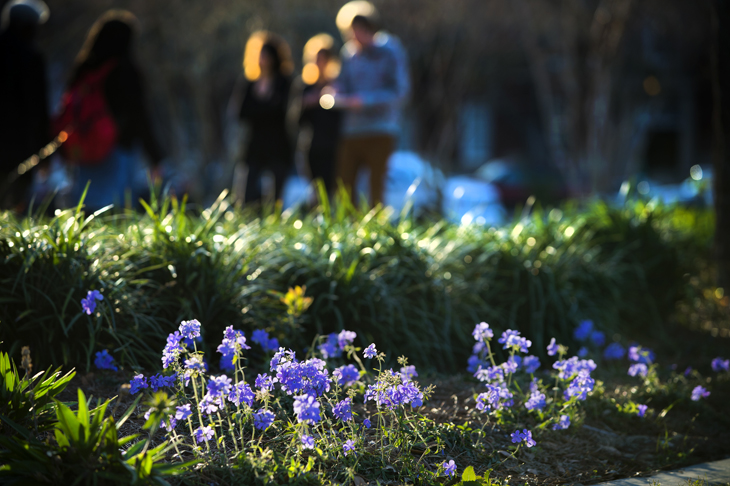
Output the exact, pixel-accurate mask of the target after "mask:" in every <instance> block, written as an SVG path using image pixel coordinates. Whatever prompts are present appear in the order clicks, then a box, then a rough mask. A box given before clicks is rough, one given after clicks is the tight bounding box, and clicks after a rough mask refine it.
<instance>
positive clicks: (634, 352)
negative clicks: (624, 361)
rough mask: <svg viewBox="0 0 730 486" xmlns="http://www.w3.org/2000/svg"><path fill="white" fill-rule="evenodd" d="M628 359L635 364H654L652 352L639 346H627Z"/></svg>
mask: <svg viewBox="0 0 730 486" xmlns="http://www.w3.org/2000/svg"><path fill="white" fill-rule="evenodd" d="M629 359H630V360H631V361H633V362H635V363H644V364H652V363H653V362H654V351H652V350H651V349H645V348H642V347H641V346H629Z"/></svg>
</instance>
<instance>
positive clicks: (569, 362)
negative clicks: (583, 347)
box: [553, 356, 596, 380]
mask: <svg viewBox="0 0 730 486" xmlns="http://www.w3.org/2000/svg"><path fill="white" fill-rule="evenodd" d="M553 368H554V369H556V370H559V371H560V373H558V378H560V379H561V380H568V379H570V378H571V377H572V376H573V375H577V374H578V373H580V372H581V371H584V370H586V371H588V372H589V373H591V372H593V371H594V370H595V369H596V363H595V362H594V361H593V360H592V359H578V357H577V356H573V357H572V358H569V359H565V360H563V361H556V362H555V363H553Z"/></svg>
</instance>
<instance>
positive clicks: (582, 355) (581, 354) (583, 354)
mask: <svg viewBox="0 0 730 486" xmlns="http://www.w3.org/2000/svg"><path fill="white" fill-rule="evenodd" d="M586 356H588V348H586V347H585V346H581V348H580V349H579V350H578V357H579V358H585V357H586Z"/></svg>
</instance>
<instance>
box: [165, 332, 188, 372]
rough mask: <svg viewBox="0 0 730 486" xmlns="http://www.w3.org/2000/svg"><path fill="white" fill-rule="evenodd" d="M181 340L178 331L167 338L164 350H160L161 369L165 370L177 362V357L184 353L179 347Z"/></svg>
mask: <svg viewBox="0 0 730 486" xmlns="http://www.w3.org/2000/svg"><path fill="white" fill-rule="evenodd" d="M181 340H182V335H181V334H180V331H175V332H174V333H171V334H169V335H168V336H167V344H165V349H163V350H162V367H163V368H165V369H167V368H168V367H169V366H170V365H172V364H173V363H174V362H175V361H176V360H177V357H178V356H180V353H182V352H183V351H184V350H183V348H182V346H181V345H180V341H181Z"/></svg>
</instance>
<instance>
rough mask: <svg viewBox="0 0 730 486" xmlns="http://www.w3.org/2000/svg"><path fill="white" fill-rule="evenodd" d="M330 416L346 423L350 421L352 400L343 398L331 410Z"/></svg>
mask: <svg viewBox="0 0 730 486" xmlns="http://www.w3.org/2000/svg"><path fill="white" fill-rule="evenodd" d="M332 415H334V416H335V417H337V418H338V419H340V420H342V421H343V422H346V421H348V420H352V398H345V399H344V400H342V401H341V402H340V403H338V404H337V405H335V406H334V407H333V408H332Z"/></svg>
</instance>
